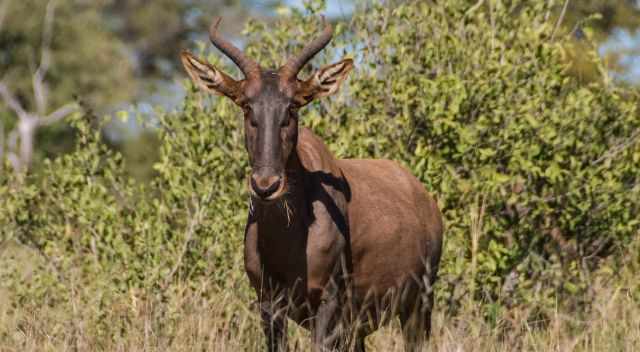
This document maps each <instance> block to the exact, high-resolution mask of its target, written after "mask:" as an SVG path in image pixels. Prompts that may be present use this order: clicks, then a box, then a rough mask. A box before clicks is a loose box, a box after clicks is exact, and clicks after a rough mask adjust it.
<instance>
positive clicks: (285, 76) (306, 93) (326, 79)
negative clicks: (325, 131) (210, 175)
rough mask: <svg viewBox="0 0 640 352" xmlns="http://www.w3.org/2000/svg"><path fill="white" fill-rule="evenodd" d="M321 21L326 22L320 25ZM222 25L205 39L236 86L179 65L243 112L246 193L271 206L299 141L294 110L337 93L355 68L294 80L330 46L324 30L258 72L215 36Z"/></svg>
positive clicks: (200, 64) (338, 66)
mask: <svg viewBox="0 0 640 352" xmlns="http://www.w3.org/2000/svg"><path fill="white" fill-rule="evenodd" d="M323 20H324V19H323ZM219 23H220V19H218V20H217V21H215V22H214V23H213V24H212V25H211V27H210V29H209V38H210V40H211V42H212V43H213V45H214V46H216V47H217V48H218V49H219V50H220V51H221V52H222V53H223V54H225V55H226V56H227V57H229V58H230V59H231V60H232V61H233V62H234V63H235V64H236V65H237V66H238V67H239V68H240V70H241V71H242V73H243V75H244V79H242V80H240V81H237V80H235V79H233V78H232V77H231V76H229V75H227V74H226V73H224V72H222V71H221V70H219V69H217V68H215V67H214V66H213V65H211V64H209V63H207V62H206V61H204V60H202V59H199V58H197V57H195V56H194V55H193V54H191V53H189V52H187V51H183V52H182V54H181V59H182V64H183V65H184V67H185V69H186V70H187V72H188V73H189V76H190V77H191V79H192V80H193V82H194V83H195V85H196V86H198V87H199V88H200V89H201V90H204V91H206V92H210V93H214V94H218V95H223V96H226V97H227V98H229V99H231V100H232V101H233V102H234V103H235V104H237V105H238V106H239V107H240V108H242V110H243V112H244V131H245V147H246V149H247V152H248V153H249V161H250V163H251V169H252V171H251V176H250V178H249V190H250V192H251V194H252V196H253V197H254V198H256V199H258V200H262V201H273V200H276V199H278V198H280V197H281V196H282V195H284V194H285V193H286V192H287V179H286V177H287V175H286V172H285V166H286V164H287V161H288V160H289V157H290V156H291V154H292V151H293V150H294V149H295V146H296V143H297V139H298V110H299V109H300V108H301V107H303V106H305V105H307V104H308V103H310V102H311V101H312V100H314V99H317V98H321V97H325V96H329V95H331V94H333V93H335V92H336V91H337V90H338V88H339V87H340V84H341V83H342V81H344V79H345V78H346V77H347V74H348V73H349V71H350V70H351V68H352V67H353V61H352V60H351V59H343V60H341V61H339V62H337V63H335V64H332V65H328V66H324V67H322V68H320V69H319V70H317V71H316V72H314V73H313V74H312V75H311V77H309V78H308V79H306V80H301V79H298V72H299V71H300V70H301V69H302V67H303V66H304V65H305V64H306V63H307V62H308V61H309V60H311V58H313V57H314V56H315V55H316V54H317V53H318V52H319V51H320V50H322V49H323V48H324V47H325V46H326V45H327V44H328V43H329V41H330V40H331V37H332V35H333V30H332V28H331V25H330V24H326V25H325V28H324V30H323V31H322V33H321V34H320V35H319V36H318V37H317V38H315V39H314V40H313V41H311V42H310V43H308V44H307V45H306V46H305V47H304V48H303V49H302V51H301V52H300V53H299V54H298V55H294V56H292V57H291V58H289V59H288V60H287V62H286V63H285V64H284V65H283V66H282V67H280V68H279V69H275V70H274V69H266V70H265V69H262V68H261V67H260V65H259V64H258V63H256V62H255V61H253V60H252V59H250V58H248V57H247V56H245V55H244V53H243V52H242V51H241V50H239V49H238V48H236V47H235V46H234V45H233V44H231V43H230V42H229V41H227V40H225V39H223V38H222V37H221V36H220V33H219V32H218V25H219Z"/></svg>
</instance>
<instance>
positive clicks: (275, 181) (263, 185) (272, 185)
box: [251, 175, 281, 199]
mask: <svg viewBox="0 0 640 352" xmlns="http://www.w3.org/2000/svg"><path fill="white" fill-rule="evenodd" d="M280 182H281V177H280V176H266V177H264V176H262V177H261V176H257V175H251V188H253V191H254V192H256V194H257V195H258V197H260V198H262V199H266V198H269V196H271V195H272V194H274V193H276V191H277V190H278V189H279V188H280Z"/></svg>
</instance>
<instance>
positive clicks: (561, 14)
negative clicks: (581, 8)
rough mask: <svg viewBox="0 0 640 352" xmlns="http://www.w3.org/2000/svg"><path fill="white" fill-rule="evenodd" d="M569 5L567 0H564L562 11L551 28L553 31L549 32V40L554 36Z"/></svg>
mask: <svg viewBox="0 0 640 352" xmlns="http://www.w3.org/2000/svg"><path fill="white" fill-rule="evenodd" d="M568 7H569V0H565V2H564V6H563V7H562V11H561V12H560V17H558V22H556V26H555V27H554V28H553V32H551V41H553V39H554V38H555V37H556V32H558V29H559V28H560V25H561V24H562V21H563V20H564V16H565V15H566V14H567V8H568Z"/></svg>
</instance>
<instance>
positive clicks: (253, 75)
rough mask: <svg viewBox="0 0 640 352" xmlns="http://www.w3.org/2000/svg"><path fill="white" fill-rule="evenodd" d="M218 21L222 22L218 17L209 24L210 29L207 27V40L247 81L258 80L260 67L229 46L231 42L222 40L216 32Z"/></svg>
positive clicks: (238, 50)
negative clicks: (234, 65) (233, 64)
mask: <svg viewBox="0 0 640 352" xmlns="http://www.w3.org/2000/svg"><path fill="white" fill-rule="evenodd" d="M220 21H222V18H221V17H218V18H217V19H216V20H215V21H214V22H213V23H212V24H211V27H209V40H211V43H212V44H213V45H215V47H216V48H218V49H219V50H220V51H222V53H223V54H225V55H226V56H227V57H228V58H230V59H231V61H233V62H234V63H235V64H236V65H237V66H238V67H239V68H240V70H241V71H242V73H243V74H244V76H245V77H246V78H247V80H254V79H259V78H260V65H258V64H257V63H256V62H255V61H253V60H251V59H249V58H248V57H246V56H245V55H244V53H243V52H242V51H241V50H240V49H238V48H236V47H235V46H234V45H233V44H231V42H229V41H227V40H226V39H224V38H222V36H221V35H220V33H219V32H218V25H219V24H220Z"/></svg>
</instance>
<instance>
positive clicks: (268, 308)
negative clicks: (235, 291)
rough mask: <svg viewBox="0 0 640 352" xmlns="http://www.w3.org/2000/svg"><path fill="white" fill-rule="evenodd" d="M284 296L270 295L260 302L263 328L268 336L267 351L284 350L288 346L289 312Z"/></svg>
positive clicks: (280, 351) (276, 351)
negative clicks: (287, 311)
mask: <svg viewBox="0 0 640 352" xmlns="http://www.w3.org/2000/svg"><path fill="white" fill-rule="evenodd" d="M283 301H284V299H283V296H277V297H269V298H267V299H265V300H261V301H260V302H259V305H260V317H261V318H262V330H263V331H264V334H265V337H266V338H267V351H269V352H283V351H287V350H288V346H287V314H286V306H285V305H284V304H283V303H284V302H283Z"/></svg>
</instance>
